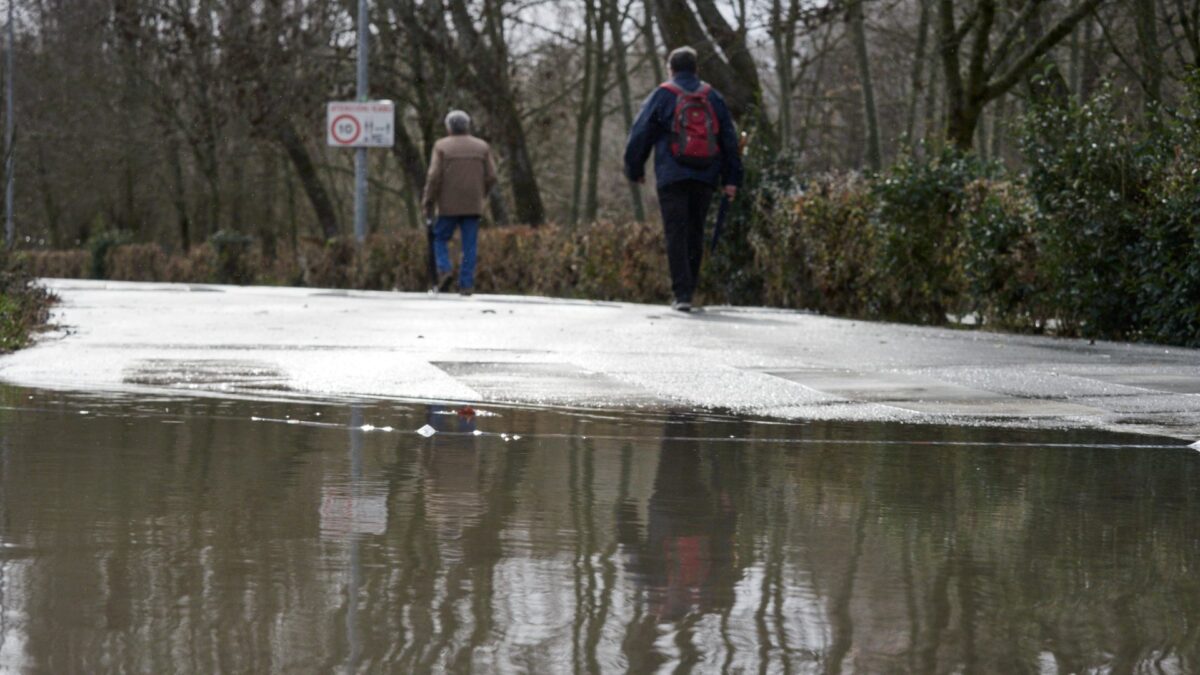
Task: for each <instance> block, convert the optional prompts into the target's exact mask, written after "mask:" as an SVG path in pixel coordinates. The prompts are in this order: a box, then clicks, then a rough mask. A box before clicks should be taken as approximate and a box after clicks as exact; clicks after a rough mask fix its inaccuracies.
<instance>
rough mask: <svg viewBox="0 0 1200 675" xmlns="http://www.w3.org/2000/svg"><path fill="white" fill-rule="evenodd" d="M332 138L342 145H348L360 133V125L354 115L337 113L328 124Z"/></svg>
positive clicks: (356, 138)
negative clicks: (331, 122)
mask: <svg viewBox="0 0 1200 675" xmlns="http://www.w3.org/2000/svg"><path fill="white" fill-rule="evenodd" d="M330 132H331V133H332V134H333V140H335V141H337V142H338V143H341V144H343V145H350V144H351V143H353V142H354V141H357V140H358V137H359V136H360V135H361V134H362V125H360V124H359V123H358V119H357V118H355V117H354V115H338V116H337V117H335V118H333V124H332V125H330Z"/></svg>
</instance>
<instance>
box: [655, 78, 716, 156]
mask: <svg viewBox="0 0 1200 675" xmlns="http://www.w3.org/2000/svg"><path fill="white" fill-rule="evenodd" d="M662 88H663V89H666V90H667V91H670V92H671V93H673V94H675V114H674V115H672V116H671V156H672V157H674V158H675V160H676V161H677V162H679V163H680V164H683V165H684V166H690V167H692V168H695V169H707V168H708V167H710V166H712V163H713V162H714V161H716V159H717V155H719V154H721V148H720V146H719V145H718V144H717V133H718V132H719V131H720V128H721V127H720V124H719V123H718V122H717V111H716V110H713V106H712V101H709V100H708V93H709V92H710V91H712V87H710V86H709V85H708V84H707V83H703V82H702V83H701V84H700V88H699V89H697V90H696V91H686V90H684V89H683V88H682V87H680V86H679V85H677V84H675V83H674V82H664V83H663V84H662Z"/></svg>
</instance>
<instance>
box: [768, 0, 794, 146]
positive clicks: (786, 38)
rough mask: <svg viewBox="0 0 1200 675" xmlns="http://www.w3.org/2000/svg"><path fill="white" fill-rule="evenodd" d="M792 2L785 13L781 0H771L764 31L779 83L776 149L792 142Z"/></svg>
mask: <svg viewBox="0 0 1200 675" xmlns="http://www.w3.org/2000/svg"><path fill="white" fill-rule="evenodd" d="M796 1H797V0H792V1H791V4H790V6H789V12H788V13H787V15H786V16H785V15H784V12H783V2H782V0H771V16H770V23H769V24H768V32H769V33H770V35H771V44H772V46H773V47H774V49H775V77H776V80H777V81H778V85H779V121H778V127H779V149H780V150H781V151H783V152H787V151H788V150H790V149H791V145H792V132H793V128H794V126H795V125H794V124H793V122H792V90H793V88H794V77H795V68H794V66H793V61H792V53H793V52H795V50H796V24H795V22H794V21H793V20H792V19H793V17H794V16H795V14H794V9H795V8H796Z"/></svg>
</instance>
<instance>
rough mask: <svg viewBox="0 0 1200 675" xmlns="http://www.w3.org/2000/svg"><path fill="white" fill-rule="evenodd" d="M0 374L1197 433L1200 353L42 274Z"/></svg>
mask: <svg viewBox="0 0 1200 675" xmlns="http://www.w3.org/2000/svg"><path fill="white" fill-rule="evenodd" d="M47 284H48V285H49V286H50V287H51V288H52V289H53V290H54V291H55V292H56V293H58V294H59V295H60V296H61V298H62V304H61V305H60V306H59V307H58V309H57V311H56V313H55V321H56V322H57V323H58V324H59V325H60V326H61V330H60V331H58V332H57V333H54V334H51V335H49V336H47V337H46V338H45V339H44V340H43V341H42V343H41V344H39V345H38V346H37V347H35V348H33V349H29V350H25V351H23V352H20V353H17V354H15V355H10V356H5V357H0V380H2V381H6V382H9V383H12V384H19V385H25V386H37V387H50V388H63V389H73V390H102V391H103V390H111V391H150V390H180V389H186V390H190V391H194V392H216V393H220V394H222V395H231V394H250V395H254V396H263V395H276V394H280V393H287V394H288V395H304V396H310V395H311V396H319V397H340V396H369V397H386V398H403V399H431V400H442V401H472V402H505V403H521V404H537V405H562V406H579V407H600V408H651V409H723V410H729V411H733V412H737V413H741V414H748V415H756V416H765V417H777V418H784V419H792V420H805V419H808V420H847V421H859V420H861V421H901V422H928V423H955V424H987V425H1004V426H1020V427H1076V428H1081V427H1094V428H1101V429H1108V430H1121V431H1134V432H1141V433H1150V434H1157V435H1167V436H1173V437H1176V438H1182V439H1188V440H1196V439H1200V351H1197V350H1187V349H1178V348H1163V347H1152V346H1139V345H1126V344H1117V343H1096V344H1094V345H1092V344H1088V343H1087V342H1086V341H1079V340H1062V339H1053V338H1040V337H1028V336H1008V335H997V334H992V333H984V332H971V331H961V330H950V329H936V328H918V327H911V326H901V325H893V324H882V323H867V322H861V321H849V320H842V319H831V318H825V317H819V316H813V315H807V314H803V313H796V312H786V311H777V310H768V309H749V308H730V307H713V308H708V309H707V311H705V312H703V313H698V314H693V315H690V316H689V315H683V314H678V313H673V312H670V311H669V310H667V309H666V308H665V307H662V306H651V305H636V304H623V303H605V302H586V301H571V300H552V299H545V298H533V297H513V296H475V297H473V298H460V297H458V296H455V295H452V296H438V297H434V296H427V295H420V294H404V293H376V292H345V291H322V290H318V289H298V288H265V287H250V288H239V287H228V286H186V285H172V284H137V283H114V282H91V281H79V280H51V281H48V282H47Z"/></svg>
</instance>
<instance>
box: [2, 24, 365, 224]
mask: <svg viewBox="0 0 1200 675" xmlns="http://www.w3.org/2000/svg"><path fill="white" fill-rule="evenodd" d="M10 2H11V0H10ZM369 37H370V34H369V33H368V28H367V0H358V100H359V102H360V103H362V102H366V101H367V100H369V99H368V92H367V40H368V38H369ZM354 152H355V154H354V238H355V239H356V240H357V241H358V243H360V244H361V243H363V241H365V240H366V238H367V149H366V148H365V147H359V148H358V149H356V150H355V151H354Z"/></svg>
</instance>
